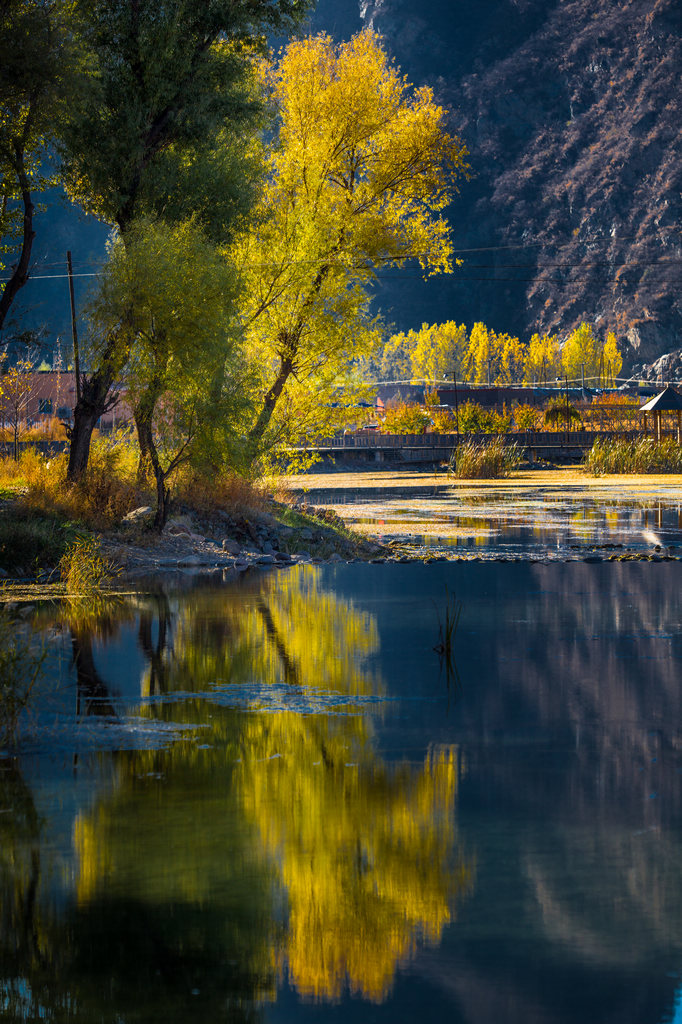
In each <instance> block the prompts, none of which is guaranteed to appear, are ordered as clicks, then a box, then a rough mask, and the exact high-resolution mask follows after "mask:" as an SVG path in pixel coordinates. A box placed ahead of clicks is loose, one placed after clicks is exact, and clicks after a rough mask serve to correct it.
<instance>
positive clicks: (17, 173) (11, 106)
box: [0, 0, 80, 328]
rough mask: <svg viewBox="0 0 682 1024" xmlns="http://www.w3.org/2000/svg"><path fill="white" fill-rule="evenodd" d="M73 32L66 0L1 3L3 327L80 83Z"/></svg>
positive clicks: (24, 272)
mask: <svg viewBox="0 0 682 1024" xmlns="http://www.w3.org/2000/svg"><path fill="white" fill-rule="evenodd" d="M74 29H75V23H74V18H73V4H72V3H70V2H69V0H43V2H39V0H3V2H2V3H0V271H6V272H7V273H8V276H7V279H6V280H5V281H4V283H3V286H2V288H0V328H2V326H3V324H4V322H5V319H6V317H7V314H8V313H9V310H10V307H11V305H12V303H13V301H14V299H15V298H16V296H17V294H18V293H19V291H20V289H21V288H23V287H24V285H25V284H26V282H27V281H28V279H29V268H30V263H31V252H32V248H33V240H34V238H35V224H34V215H35V210H36V204H35V194H36V192H39V191H41V190H42V189H43V188H45V187H47V186H48V185H49V184H51V183H53V181H54V168H51V167H50V162H51V161H50V158H51V155H52V152H53V148H54V143H55V139H57V138H58V137H59V133H60V129H61V126H62V124H63V116H64V112H65V108H66V107H67V106H68V104H69V100H70V99H72V98H73V95H74V90H75V88H76V85H77V82H78V80H79V73H78V68H79V65H80V60H79V59H78V58H77V57H76V47H75V45H74ZM5 258H7V262H8V263H9V264H10V266H9V268H7V270H6V267H5ZM3 276H4V275H3Z"/></svg>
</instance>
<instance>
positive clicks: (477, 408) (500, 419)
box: [458, 401, 511, 434]
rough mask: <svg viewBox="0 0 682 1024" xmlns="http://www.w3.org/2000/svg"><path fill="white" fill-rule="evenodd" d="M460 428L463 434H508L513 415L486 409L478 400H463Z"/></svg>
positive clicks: (460, 409) (460, 412)
mask: <svg viewBox="0 0 682 1024" xmlns="http://www.w3.org/2000/svg"><path fill="white" fill-rule="evenodd" d="M458 418H459V429H460V433H462V434H506V433H507V432H508V431H509V428H510V426H511V416H510V415H509V414H507V413H506V412H505V413H504V414H502V415H501V414H500V413H498V412H496V411H495V409H484V408H483V406H482V405H479V404H478V402H471V401H467V402H463V403H462V404H461V405H460V407H459V417H458Z"/></svg>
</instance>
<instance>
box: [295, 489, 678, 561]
mask: <svg viewBox="0 0 682 1024" xmlns="http://www.w3.org/2000/svg"><path fill="white" fill-rule="evenodd" d="M339 497H340V498H341V500H340V501H337V500H335V499H334V497H333V493H332V492H331V491H329V492H319V494H317V495H316V494H315V493H312V494H310V495H309V499H310V500H311V501H312V502H317V503H318V504H329V505H331V506H332V507H333V508H334V510H335V511H336V512H337V513H338V514H339V515H341V517H342V518H343V519H344V520H346V522H348V523H349V524H350V525H352V526H354V527H356V528H358V529H360V530H362V531H363V532H367V533H371V534H372V535H375V536H378V537H380V538H383V539H385V540H390V539H392V538H394V539H400V540H405V541H408V540H414V541H415V542H416V543H419V544H423V545H425V546H428V547H432V548H443V549H452V548H453V547H455V548H463V549H471V550H474V551H479V552H484V551H488V552H495V551H499V552H501V553H517V554H523V553H530V554H533V553H535V554H546V555H547V556H548V557H552V556H554V557H556V556H560V557H566V556H569V557H570V555H571V553H572V552H579V551H580V550H582V549H593V548H594V549H600V548H602V549H604V550H608V549H611V548H613V549H616V548H621V547H622V548H623V549H625V550H627V549H630V550H632V551H650V550H652V549H654V550H655V549H656V546H659V547H660V548H661V549H662V550H663V553H665V549H675V548H678V547H682V499H680V500H674V499H671V498H670V497H666V498H662V499H650V500H646V499H643V500H641V501H633V500H628V501H618V500H614V499H613V498H608V499H603V500H600V499H598V498H596V499H595V498H586V497H585V496H584V495H582V494H579V495H571V494H568V495H562V494H556V495H551V494H547V493H543V494H539V493H538V494H535V495H534V494H533V493H532V492H531V493H530V494H529V493H528V492H524V493H523V495H520V496H519V495H516V494H514V493H513V492H509V493H507V494H505V493H503V492H500V491H497V492H496V493H495V494H488V495H485V496H481V497H480V498H475V497H472V496H470V495H465V496H459V495H454V494H452V493H443V494H440V495H437V496H434V495H433V494H423V493H422V494H418V493H417V494H412V495H410V496H409V497H408V496H405V495H404V494H398V495H395V494H393V495H392V494H391V492H390V491H389V492H388V494H387V492H386V491H385V490H384V491H376V492H375V493H372V494H368V493H367V492H361V493H358V494H357V495H356V496H353V495H350V494H342V495H340V496H339Z"/></svg>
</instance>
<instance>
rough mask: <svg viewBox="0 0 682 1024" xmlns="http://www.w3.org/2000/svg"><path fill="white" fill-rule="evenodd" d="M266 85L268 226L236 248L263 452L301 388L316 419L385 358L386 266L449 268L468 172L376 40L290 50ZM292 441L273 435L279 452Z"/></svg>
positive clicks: (459, 148) (256, 429) (430, 101)
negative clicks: (448, 213)
mask: <svg viewBox="0 0 682 1024" xmlns="http://www.w3.org/2000/svg"><path fill="white" fill-rule="evenodd" d="M266 81H267V84H268V87H269V90H270V96H271V100H272V104H273V106H274V108H275V110H276V112H277V114H278V117H279V133H278V136H277V139H276V140H275V144H274V145H273V149H272V153H271V157H270V177H269V181H268V183H267V185H266V188H265V191H264V195H263V201H262V209H261V217H260V220H259V223H258V225H257V227H256V228H255V229H254V230H252V231H251V232H250V233H248V234H247V235H244V236H243V237H242V238H241V239H239V241H238V243H237V244H236V246H235V258H236V261H237V263H238V265H240V266H241V267H242V270H243V276H244V283H245V290H244V304H243V309H242V315H243V320H244V323H245V325H246V329H247V336H248V340H249V344H250V345H251V348H252V351H253V353H254V355H255V357H256V360H257V362H258V363H259V365H260V366H261V367H262V371H263V375H262V381H261V389H262V391H261V394H262V398H261V401H262V407H261V412H260V414H259V416H258V418H257V420H256V422H255V423H254V425H253V428H252V431H251V437H252V440H253V442H254V444H256V445H258V444H261V443H262V442H263V441H264V438H265V436H266V434H267V432H268V431H270V430H272V427H271V420H272V419H273V414H274V413H275V410H276V409H277V416H276V417H275V420H277V418H279V419H280V421H281V420H282V419H283V420H284V421H286V419H287V417H286V416H284V417H283V416H282V414H281V413H280V408H281V406H282V398H283V396H284V395H286V394H287V392H289V391H290V390H291V389H292V386H295V389H298V392H299V396H300V402H302V403H304V404H305V403H306V402H307V403H308V404H310V403H314V404H317V405H318V406H319V405H321V404H322V402H321V399H322V398H323V397H327V400H328V396H329V395H330V394H332V393H333V391H334V388H335V387H337V386H338V385H339V384H341V383H343V382H345V380H346V378H347V377H348V372H349V370H350V369H351V368H352V365H353V361H354V360H356V359H357V358H358V357H359V356H362V355H365V354H368V353H370V352H371V351H372V349H373V348H374V347H375V346H376V344H377V343H378V338H379V335H378V333H377V331H376V328H375V325H374V324H373V322H372V320H371V318H370V316H369V312H368V305H369V303H368V296H367V292H366V290H365V285H366V284H367V283H368V282H369V281H370V280H371V279H372V277H373V274H374V268H375V267H376V266H377V265H382V266H383V265H390V264H400V263H402V262H403V261H404V260H406V259H411V258H413V259H416V260H418V261H419V263H420V265H421V267H422V268H423V270H424V272H425V273H427V274H432V273H439V272H440V273H442V272H448V271H450V270H451V269H452V265H453V251H452V243H451V239H450V233H449V226H448V224H447V221H446V220H445V219H444V217H443V216H442V212H443V210H444V209H445V207H446V206H447V204H448V202H449V201H450V199H451V197H452V194H453V192H454V191H456V179H457V178H458V177H461V176H462V175H465V174H466V173H467V166H466V163H465V156H466V150H465V148H464V146H463V145H462V143H461V142H460V140H459V139H457V138H456V137H454V136H452V135H451V134H450V133H449V131H448V129H447V112H446V110H445V109H444V108H443V107H441V106H439V105H438V104H437V103H436V102H435V101H434V98H433V93H432V92H431V90H430V89H428V88H426V87H422V88H418V89H412V88H410V87H409V86H408V85H407V84H406V82H405V80H404V79H403V78H402V77H401V75H400V74H399V73H398V70H397V69H396V68H395V67H394V65H393V64H392V63H391V61H390V60H389V58H388V56H387V54H386V53H385V51H384V50H383V48H382V46H381V43H380V40H379V37H378V36H377V35H376V34H375V33H373V32H371V31H364V32H361V33H359V34H358V35H356V36H354V37H353V38H352V39H351V40H350V41H349V42H344V43H341V44H339V45H338V46H336V45H335V44H334V43H333V42H332V40H331V39H330V38H329V37H328V36H317V37H315V38H309V39H304V40H299V41H296V42H292V43H291V44H290V45H289V46H288V47H287V48H286V50H284V51H283V53H282V54H281V55H280V59H279V61H278V62H276V63H275V64H273V66H272V67H271V68H269V69H268V71H267V74H266ZM330 404H331V403H330ZM299 418H300V414H299ZM286 433H287V429H286V426H285V425H284V426H283V425H282V423H281V422H280V425H279V432H278V430H277V426H276V424H275V440H276V441H282V440H283V438H284V436H285V435H286Z"/></svg>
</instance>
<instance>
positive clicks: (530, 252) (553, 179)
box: [366, 0, 682, 366]
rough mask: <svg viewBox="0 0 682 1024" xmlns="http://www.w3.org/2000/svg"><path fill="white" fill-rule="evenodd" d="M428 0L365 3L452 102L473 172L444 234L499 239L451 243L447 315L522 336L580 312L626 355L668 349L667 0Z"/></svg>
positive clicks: (675, 248)
mask: <svg viewBox="0 0 682 1024" xmlns="http://www.w3.org/2000/svg"><path fill="white" fill-rule="evenodd" d="M443 6H444V5H442V4H440V3H439V4H437V3H436V2H435V0H424V2H420V3H419V5H417V3H416V0H374V2H373V3H370V4H369V5H367V12H366V17H367V18H370V19H372V21H373V24H374V25H375V26H376V27H377V28H378V29H379V31H381V32H384V33H385V34H386V35H387V36H388V38H389V40H390V41H391V43H392V45H393V47H394V49H395V50H396V53H398V54H400V56H401V59H402V54H403V53H404V52H405V51H409V52H410V54H411V59H412V66H411V67H409V71H410V73H411V74H413V75H416V76H419V75H422V76H423V77H425V78H430V80H431V81H432V83H433V84H434V86H435V88H436V90H437V92H438V94H439V96H440V97H441V98H442V99H444V100H445V101H447V102H448V103H449V104H450V105H451V107H453V108H454V109H455V110H456V115H455V120H456V124H457V128H458V130H459V131H461V133H462V135H463V137H464V138H465V140H466V142H467V144H468V146H469V148H470V150H471V163H472V165H473V167H474V169H475V171H476V175H477V177H476V179H475V181H474V182H473V183H472V184H471V185H468V186H466V189H465V192H466V195H465V194H463V196H462V198H461V199H460V201H458V203H457V204H456V205H455V207H454V209H453V218H452V219H453V223H454V226H455V230H456V236H457V238H458V242H459V243H460V244H461V245H462V247H463V248H466V247H467V246H468V245H482V244H485V243H486V242H490V243H491V244H500V245H504V244H510V245H511V246H512V247H511V248H508V249H500V250H498V251H489V252H480V253H470V254H468V255H466V256H465V260H466V263H465V267H464V268H463V270H462V271H461V275H462V277H463V278H465V279H466V282H467V283H466V284H464V285H459V286H458V285H457V284H456V283H455V282H453V283H451V284H450V283H448V284H447V285H444V286H443V287H445V288H446V290H447V289H449V291H448V293H447V294H448V298H449V305H450V313H449V315H450V316H455V317H456V318H457V319H461V320H468V321H473V320H474V319H479V318H484V319H486V322H489V323H490V322H495V321H497V322H498V325H499V328H500V329H513V330H514V331H516V332H517V333H520V334H522V335H523V334H526V335H528V334H530V333H531V332H532V331H534V330H543V331H544V330H547V331H558V332H560V333H563V332H567V331H569V330H570V329H572V328H573V327H575V326H576V324H577V323H579V322H580V321H581V320H583V319H586V320H588V321H590V322H592V323H596V324H599V325H601V326H602V327H603V329H605V330H607V329H612V330H614V331H615V332H616V334H617V336H618V337H619V339H620V340H621V341H622V342H626V343H627V344H626V350H625V355H626V366H627V365H631V364H632V363H638V362H642V361H651V360H653V359H654V358H656V357H657V356H659V355H661V354H662V353H663V352H667V351H670V350H671V349H674V348H679V346H680V343H681V339H682V304H681V302H680V298H679V294H680V288H679V284H680V273H681V271H682V141H681V140H682V135H681V134H680V130H679V126H680V123H682V110H681V105H682V104H681V91H682V90H681V86H680V82H681V80H682V7H681V6H680V2H679V0H619V2H615V0H561V2H558V0H517V2H513V0H478V2H476V3H474V2H473V0H462V2H461V3H458V4H457V5H453V11H452V13H449V12H448V13H443ZM472 200H473V201H472ZM517 246H518V247H517ZM486 310H487V317H483V316H482V314H483V312H484V311H486Z"/></svg>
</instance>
